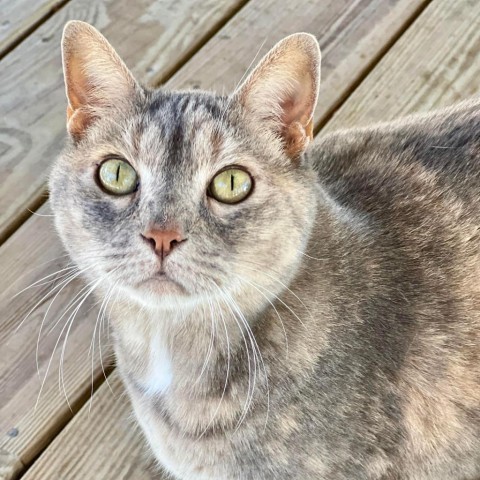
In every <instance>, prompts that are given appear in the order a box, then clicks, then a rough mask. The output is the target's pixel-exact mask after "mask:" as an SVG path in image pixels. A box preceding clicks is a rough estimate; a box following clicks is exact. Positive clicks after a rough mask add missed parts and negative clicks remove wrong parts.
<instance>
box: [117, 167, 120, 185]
mask: <svg viewBox="0 0 480 480" xmlns="http://www.w3.org/2000/svg"><path fill="white" fill-rule="evenodd" d="M119 177H120V165H119V166H118V167H117V182H118V179H119Z"/></svg>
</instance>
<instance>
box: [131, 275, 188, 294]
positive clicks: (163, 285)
mask: <svg viewBox="0 0 480 480" xmlns="http://www.w3.org/2000/svg"><path fill="white" fill-rule="evenodd" d="M137 287H138V288H140V289H141V290H143V289H147V290H148V291H150V292H152V293H155V294H158V295H181V296H184V295H187V294H188V292H187V290H186V289H185V287H184V286H183V285H181V284H180V283H179V282H178V281H176V280H175V279H174V278H172V277H171V276H170V275H169V274H167V273H166V272H165V271H164V270H163V269H162V270H159V271H158V272H156V273H155V274H154V275H152V276H151V277H149V278H147V279H146V280H143V281H142V282H140V284H139V285H138V286H137Z"/></svg>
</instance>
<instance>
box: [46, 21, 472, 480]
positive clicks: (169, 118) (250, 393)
mask: <svg viewBox="0 0 480 480" xmlns="http://www.w3.org/2000/svg"><path fill="white" fill-rule="evenodd" d="M75 28H77V29H81V28H84V27H81V26H78V25H77V26H76V27H75ZM277 53H278V51H277ZM273 57H274V58H275V55H273ZM299 63H301V62H299ZM263 65H264V64H263ZM282 68H283V69H285V67H282ZM256 74H258V71H257V73H255V74H254V75H256ZM251 79H252V77H250V79H249V80H247V82H246V84H245V85H246V87H245V88H251V86H250V85H249V82H250V81H251ZM269 84H270V85H271V81H269ZM310 84H311V86H310V88H314V87H313V86H312V85H313V84H314V82H313V83H312V82H310ZM245 92H247V93H248V91H246V90H242V89H241V90H240V94H236V95H234V96H233V97H221V96H218V95H215V94H211V93H204V92H171V91H165V90H157V91H151V90H148V89H144V88H140V87H138V86H134V87H132V89H131V91H130V93H129V97H128V101H125V99H124V101H123V102H122V103H121V104H115V105H110V106H109V109H108V115H104V116H103V117H102V116H101V112H100V114H99V116H100V118H98V119H95V121H93V122H92V123H91V124H90V123H88V131H86V132H85V134H84V135H83V137H82V138H80V139H79V138H78V132H79V130H77V129H75V130H74V131H72V130H71V133H72V141H71V143H70V144H69V146H68V147H67V148H66V150H65V152H64V153H63V154H62V156H61V157H60V158H59V159H58V161H57V162H56V164H55V167H54V169H53V172H52V176H51V182H50V186H51V196H52V203H53V209H54V211H55V214H56V224H57V228H58V230H59V232H60V235H61V237H62V239H63V241H64V243H65V246H66V248H67V249H68V251H69V252H70V254H71V256H72V258H73V260H74V261H75V262H77V263H78V264H79V266H80V267H81V268H86V269H87V270H86V271H85V276H86V277H87V278H88V279H89V280H90V281H98V282H99V283H98V290H99V291H100V293H101V294H102V295H106V294H111V295H112V296H111V298H112V301H111V306H109V310H110V308H111V324H112V328H113V331H114V335H115V349H116V354H117V359H118V366H119V369H120V371H121V373H122V376H123V378H124V381H125V384H126V387H127V389H128V392H129V394H130V397H131V400H132V404H133V407H134V410H135V413H136V416H137V418H138V421H139V423H140V425H141V426H142V427H143V430H144V432H145V435H146V437H147V439H148V441H149V443H150V446H151V448H152V451H153V453H154V455H155V456H156V458H157V459H158V461H159V463H160V464H161V465H162V466H163V467H164V468H165V469H166V471H168V472H170V473H171V474H173V475H174V476H175V478H179V479H195V480H198V479H209V480H215V479H216V480H220V479H222V480H223V479H242V480H243V479H245V480H247V479H251V480H259V479H280V478H281V479H287V478H288V479H323V480H353V479H354V480H407V479H408V480H452V479H458V480H476V479H477V478H478V477H479V476H480V361H479V360H480V359H479V352H480V296H479V290H480V284H479V282H478V277H479V270H480V242H479V240H480V238H479V237H480V234H479V228H480V202H479V201H478V193H479V190H480V162H479V155H480V127H479V123H480V103H478V102H472V103H467V104H463V105H460V106H458V107H457V108H453V109H450V110H446V111H443V112H439V113H435V114H432V115H428V116H422V117H412V118H409V119H406V120H404V121H400V122H395V123H389V124H385V125H379V126H374V127H371V128H368V129H362V130H349V131H344V132H339V133H334V134H331V135H328V136H325V137H324V138H321V139H320V141H318V142H317V144H316V146H314V147H312V148H310V149H309V150H307V152H306V154H302V153H301V152H302V151H303V148H304V147H305V146H306V144H307V143H308V137H309V135H310V133H309V131H308V128H310V131H311V116H310V117H309V115H308V114H307V115H306V117H305V118H304V119H302V120H299V125H297V126H295V127H294V128H293V130H292V131H293V132H294V133H295V132H297V130H296V129H298V130H299V131H300V134H299V135H300V136H297V137H295V135H293V137H295V138H296V139H297V140H298V139H300V141H299V143H298V145H300V147H299V150H296V149H295V148H293V150H292V149H290V148H289V147H290V146H291V145H292V142H291V141H290V140H291V139H292V137H289V138H287V137H288V135H290V134H292V131H289V132H287V133H285V131H283V132H282V133H283V134H284V137H283V138H282V137H281V135H278V134H275V133H272V126H271V125H269V130H267V131H266V130H265V129H264V122H262V121H259V118H256V117H255V115H258V111H256V112H253V111H252V109H249V108H248V105H247V104H246V103H245V102H243V101H242V95H243V94H245ZM312 95H313V94H312ZM313 97H315V96H314V95H313ZM309 98H310V100H309V101H310V103H311V102H312V101H313V103H314V102H315V98H313V100H312V96H310V97H309ZM281 115H282V113H281V112H280V113H278V112H277V113H276V114H275V115H274V117H272V118H263V120H264V121H266V122H267V123H269V122H273V123H275V118H280V117H281ZM260 116H264V113H261V114H260ZM307 117H308V118H307ZM302 129H304V131H303V130H302ZM305 132H306V133H305ZM295 138H294V140H295ZM293 144H295V141H294V142H293ZM292 152H293V153H292ZM112 153H116V154H119V155H121V156H122V157H124V158H127V159H128V160H129V161H130V162H131V164H132V165H133V166H134V168H135V169H136V170H137V171H138V172H139V175H140V178H141V182H142V183H141V188H140V190H139V191H138V192H136V193H135V194H134V195H133V196H128V197H112V196H109V195H107V194H105V193H104V192H103V191H102V190H101V189H99V188H98V185H97V184H96V182H95V171H96V169H97V165H98V163H99V162H100V161H101V159H102V157H103V156H104V155H107V154H112ZM230 164H240V165H243V166H245V167H246V168H247V169H248V170H249V171H250V172H251V173H252V174H253V177H254V179H255V190H254V192H253V194H252V195H251V196H250V197H249V198H248V200H247V201H244V202H242V203H240V204H238V205H235V206H232V205H222V204H219V203H217V202H215V201H213V200H212V199H211V198H208V197H207V196H206V195H205V191H206V187H207V185H208V183H209V181H210V179H211V178H212V176H213V175H214V174H215V172H217V171H218V170H219V169H220V168H222V166H225V165H230ZM152 223H154V224H156V225H163V226H165V228H167V227H168V228H170V227H171V225H173V224H175V225H179V224H180V225H181V226H182V229H183V231H184V232H186V237H187V238H188V240H187V242H185V243H184V244H182V245H181V246H180V247H178V248H177V250H176V251H174V252H173V253H172V254H171V255H170V256H169V257H168V258H167V261H166V262H165V269H166V271H167V273H168V275H170V276H171V278H172V279H174V280H176V282H177V283H176V286H174V287H171V288H172V291H171V292H170V293H167V294H166V295H165V294H158V293H156V290H155V288H156V287H155V282H154V281H149V280H147V279H148V278H150V277H151V276H152V275H154V273H155V271H156V269H157V268H158V259H157V258H156V257H155V255H154V254H153V252H152V250H151V249H150V248H148V246H147V245H146V244H145V242H144V241H143V240H142V238H141V236H140V233H141V232H142V231H143V229H144V228H145V227H146V226H148V225H149V224H152ZM99 280H100V281H99ZM142 282H143V283H142ZM243 321H245V324H244V323H242V322H243ZM247 325H248V327H247ZM253 339H255V341H254V340H253ZM259 352H260V353H259ZM260 354H261V357H260Z"/></svg>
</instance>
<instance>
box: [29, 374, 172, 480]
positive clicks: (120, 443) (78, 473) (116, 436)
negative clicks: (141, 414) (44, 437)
mask: <svg viewBox="0 0 480 480" xmlns="http://www.w3.org/2000/svg"><path fill="white" fill-rule="evenodd" d="M109 383H110V385H111V387H112V390H110V389H109V387H108V386H107V385H106V384H104V385H102V386H101V387H100V389H99V390H98V391H97V392H96V394H95V395H94V397H93V401H92V409H91V411H90V409H89V405H88V404H87V405H85V406H84V407H83V408H82V410H80V412H79V413H78V414H77V415H76V417H75V418H74V419H73V420H72V421H71V422H70V423H69V424H68V425H67V427H66V428H65V430H64V431H63V432H62V433H61V435H59V436H58V437H57V438H56V439H55V440H54V441H53V442H52V444H51V446H50V447H49V448H48V449H47V450H46V451H45V452H44V454H43V455H42V456H41V457H40V458H39V460H38V461H37V462H36V463H35V464H34V465H33V467H32V468H31V469H30V470H28V472H27V473H26V475H25V476H24V477H23V479H24V480H38V479H40V478H45V479H47V478H52V479H53V478H61V479H62V480H77V479H80V478H85V479H88V480H107V479H115V480H131V479H134V480H153V479H157V480H160V479H161V478H164V477H163V476H162V475H161V474H159V473H158V471H157V472H156V471H155V466H154V462H153V461H152V459H151V458H150V457H149V456H148V448H147V445H146V444H145V441H144V439H143V436H142V434H141V432H140V430H139V428H138V426H137V425H136V424H135V422H134V420H133V418H132V416H131V406H130V402H129V401H128V399H127V398H126V396H125V392H124V390H123V387H122V385H121V382H120V379H119V377H118V376H117V374H116V373H113V374H112V375H111V376H110V378H109ZM112 414H113V415H112ZM95 452H97V454H96V453H95ZM98 452H101V454H98Z"/></svg>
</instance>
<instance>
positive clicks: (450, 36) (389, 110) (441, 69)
mask: <svg viewBox="0 0 480 480" xmlns="http://www.w3.org/2000/svg"><path fill="white" fill-rule="evenodd" d="M472 7H473V5H472V2H470V1H468V0H461V1H459V2H457V3H455V5H453V4H452V2H449V1H448V0H435V1H434V2H433V3H432V4H431V5H430V6H429V7H428V8H427V9H426V10H425V11H424V12H423V14H422V15H421V16H420V17H419V18H418V20H417V21H416V22H415V23H414V24H413V25H412V27H411V28H410V29H409V30H408V31H407V32H406V33H405V34H404V36H402V38H401V39H400V40H399V41H398V42H397V43H396V44H395V46H394V47H393V48H392V49H391V50H390V51H389V52H388V54H387V55H385V57H384V59H383V60H382V61H381V62H380V64H379V65H378V66H377V67H376V68H375V69H374V70H373V71H372V73H371V74H370V75H369V76H368V77H367V79H366V80H365V81H364V82H363V83H362V84H361V85H360V86H359V88H358V89H357V90H355V92H354V93H353V94H352V95H351V97H350V98H349V99H348V101H347V102H346V103H345V104H344V106H343V107H342V108H341V109H340V110H339V112H338V114H337V115H336V116H335V117H334V119H333V120H332V121H330V122H329V123H328V125H327V128H326V129H331V128H334V127H343V126H345V125H346V124H348V125H354V124H364V123H367V122H369V121H370V120H379V119H386V118H391V117H395V116H397V115H398V114H402V113H406V112H410V111H412V110H422V109H430V108H431V107H432V106H439V105H443V104H447V103H451V102H452V101H454V100H457V99H460V98H462V99H463V98H464V97H466V96H468V94H470V93H471V94H473V93H477V92H478V91H479V90H480V75H478V71H477V69H478V67H479V66H478V62H477V67H476V68H475V67H472V62H467V61H466V59H469V58H470V59H472V56H473V55H475V53H476V52H477V51H478V42H479V38H480V28H478V24H476V23H475V22H473V21H472V19H473V17H474V15H477V18H478V12H479V8H478V6H477V7H475V8H474V9H472ZM455 32H457V33H455ZM460 32H461V34H460ZM426 45H428V47H426ZM186 68H187V67H186ZM422 72H428V75H424V76H423V77H422V80H420V81H418V82H417V78H416V77H417V76H418V75H419V74H420V75H421V73H422ZM411 75H412V76H411ZM467 85H468V88H466V86H467ZM464 91H465V92H467V93H466V94H465V95H463V92H464ZM458 92H462V93H460V95H459V94H458ZM96 397H98V400H97V398H96V399H95V402H98V404H100V405H101V406H102V410H101V413H99V414H98V415H97V414H93V415H92V416H90V417H89V416H88V415H87V412H86V409H83V410H82V411H81V412H80V413H79V414H78V415H77V416H76V417H75V419H74V421H73V422H72V423H71V425H69V426H68V427H67V428H66V429H65V430H64V431H63V432H62V433H61V434H60V435H59V437H58V438H57V439H56V440H55V442H54V443H53V444H52V446H51V447H49V448H48V449H47V450H46V451H45V453H44V454H43V456H42V457H41V458H40V459H39V460H38V462H37V463H36V464H35V465H34V467H33V468H32V470H31V471H29V473H28V474H27V476H26V477H25V478H26V479H27V480H33V479H34V478H55V477H56V476H58V474H59V473H60V472H62V473H64V470H63V469H64V468H66V467H65V466H68V465H74V464H75V463H76V462H77V461H78V460H79V459H83V460H82V465H81V466H80V467H79V469H78V470H75V473H77V474H78V475H79V476H78V477H74V476H73V475H72V476H69V475H66V476H65V477H62V478H66V479H70V478H72V479H73V478H86V477H85V475H86V472H89V475H91V474H92V473H91V472H95V471H96V470H97V468H100V467H99V465H101V468H102V469H103V470H102V475H103V476H98V477H97V476H95V475H94V476H93V477H90V476H88V478H93V479H94V480H96V479H97V478H98V479H99V480H100V478H101V479H102V480H110V479H112V480H113V479H114V478H137V477H127V476H125V477H122V476H118V477H116V476H115V475H110V474H108V471H109V469H108V466H111V468H112V469H113V468H119V466H118V463H120V465H121V467H122V468H123V469H127V468H129V466H130V465H131V466H132V468H133V469H134V470H135V471H140V472H142V474H139V476H138V478H141V479H143V478H150V477H149V476H148V475H147V476H146V477H144V476H142V475H143V472H144V471H148V467H147V465H148V461H146V463H145V464H144V465H145V467H142V466H141V464H140V465H139V462H141V461H142V460H141V456H139V453H138V452H139V451H140V449H141V448H142V447H141V443H138V442H140V440H137V439H133V440H132V437H131V436H128V435H126V434H125V433H124V432H125V430H124V428H125V427H124V425H125V424H124V423H123V418H124V416H125V410H120V413H119V414H118V413H117V410H118V408H117V407H116V406H115V405H117V404H116V403H115V401H114V400H113V399H112V396H111V394H110V392H109V391H108V389H107V387H106V386H105V385H103V386H102V387H101V388H100V389H99V390H98V392H97V394H96ZM125 409H127V407H125ZM106 412H108V413H106ZM97 436H100V437H101V444H102V445H103V444H105V445H109V443H110V442H118V443H116V449H118V451H119V452H122V455H121V456H120V455H114V456H113V457H112V458H113V460H112V461H111V462H110V458H109V455H111V452H110V451H108V455H101V456H99V455H96V452H98V451H99V450H98V444H97V443H96V444H95V445H93V446H91V445H90V441H91V439H95V438H96V437H97ZM123 436H125V440H124V441H122V440H120V441H119V440H118V439H121V438H122V437H123ZM129 446H131V449H132V454H131V455H128V453H127V454H126V455H124V452H128V447H129ZM74 448H76V449H78V448H80V450H74ZM99 457H101V459H99ZM84 459H88V460H86V461H85V460H84ZM101 460H103V463H101ZM88 464H90V465H91V467H92V468H91V469H89V468H88ZM124 471H125V470H124ZM35 475H36V476H35Z"/></svg>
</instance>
